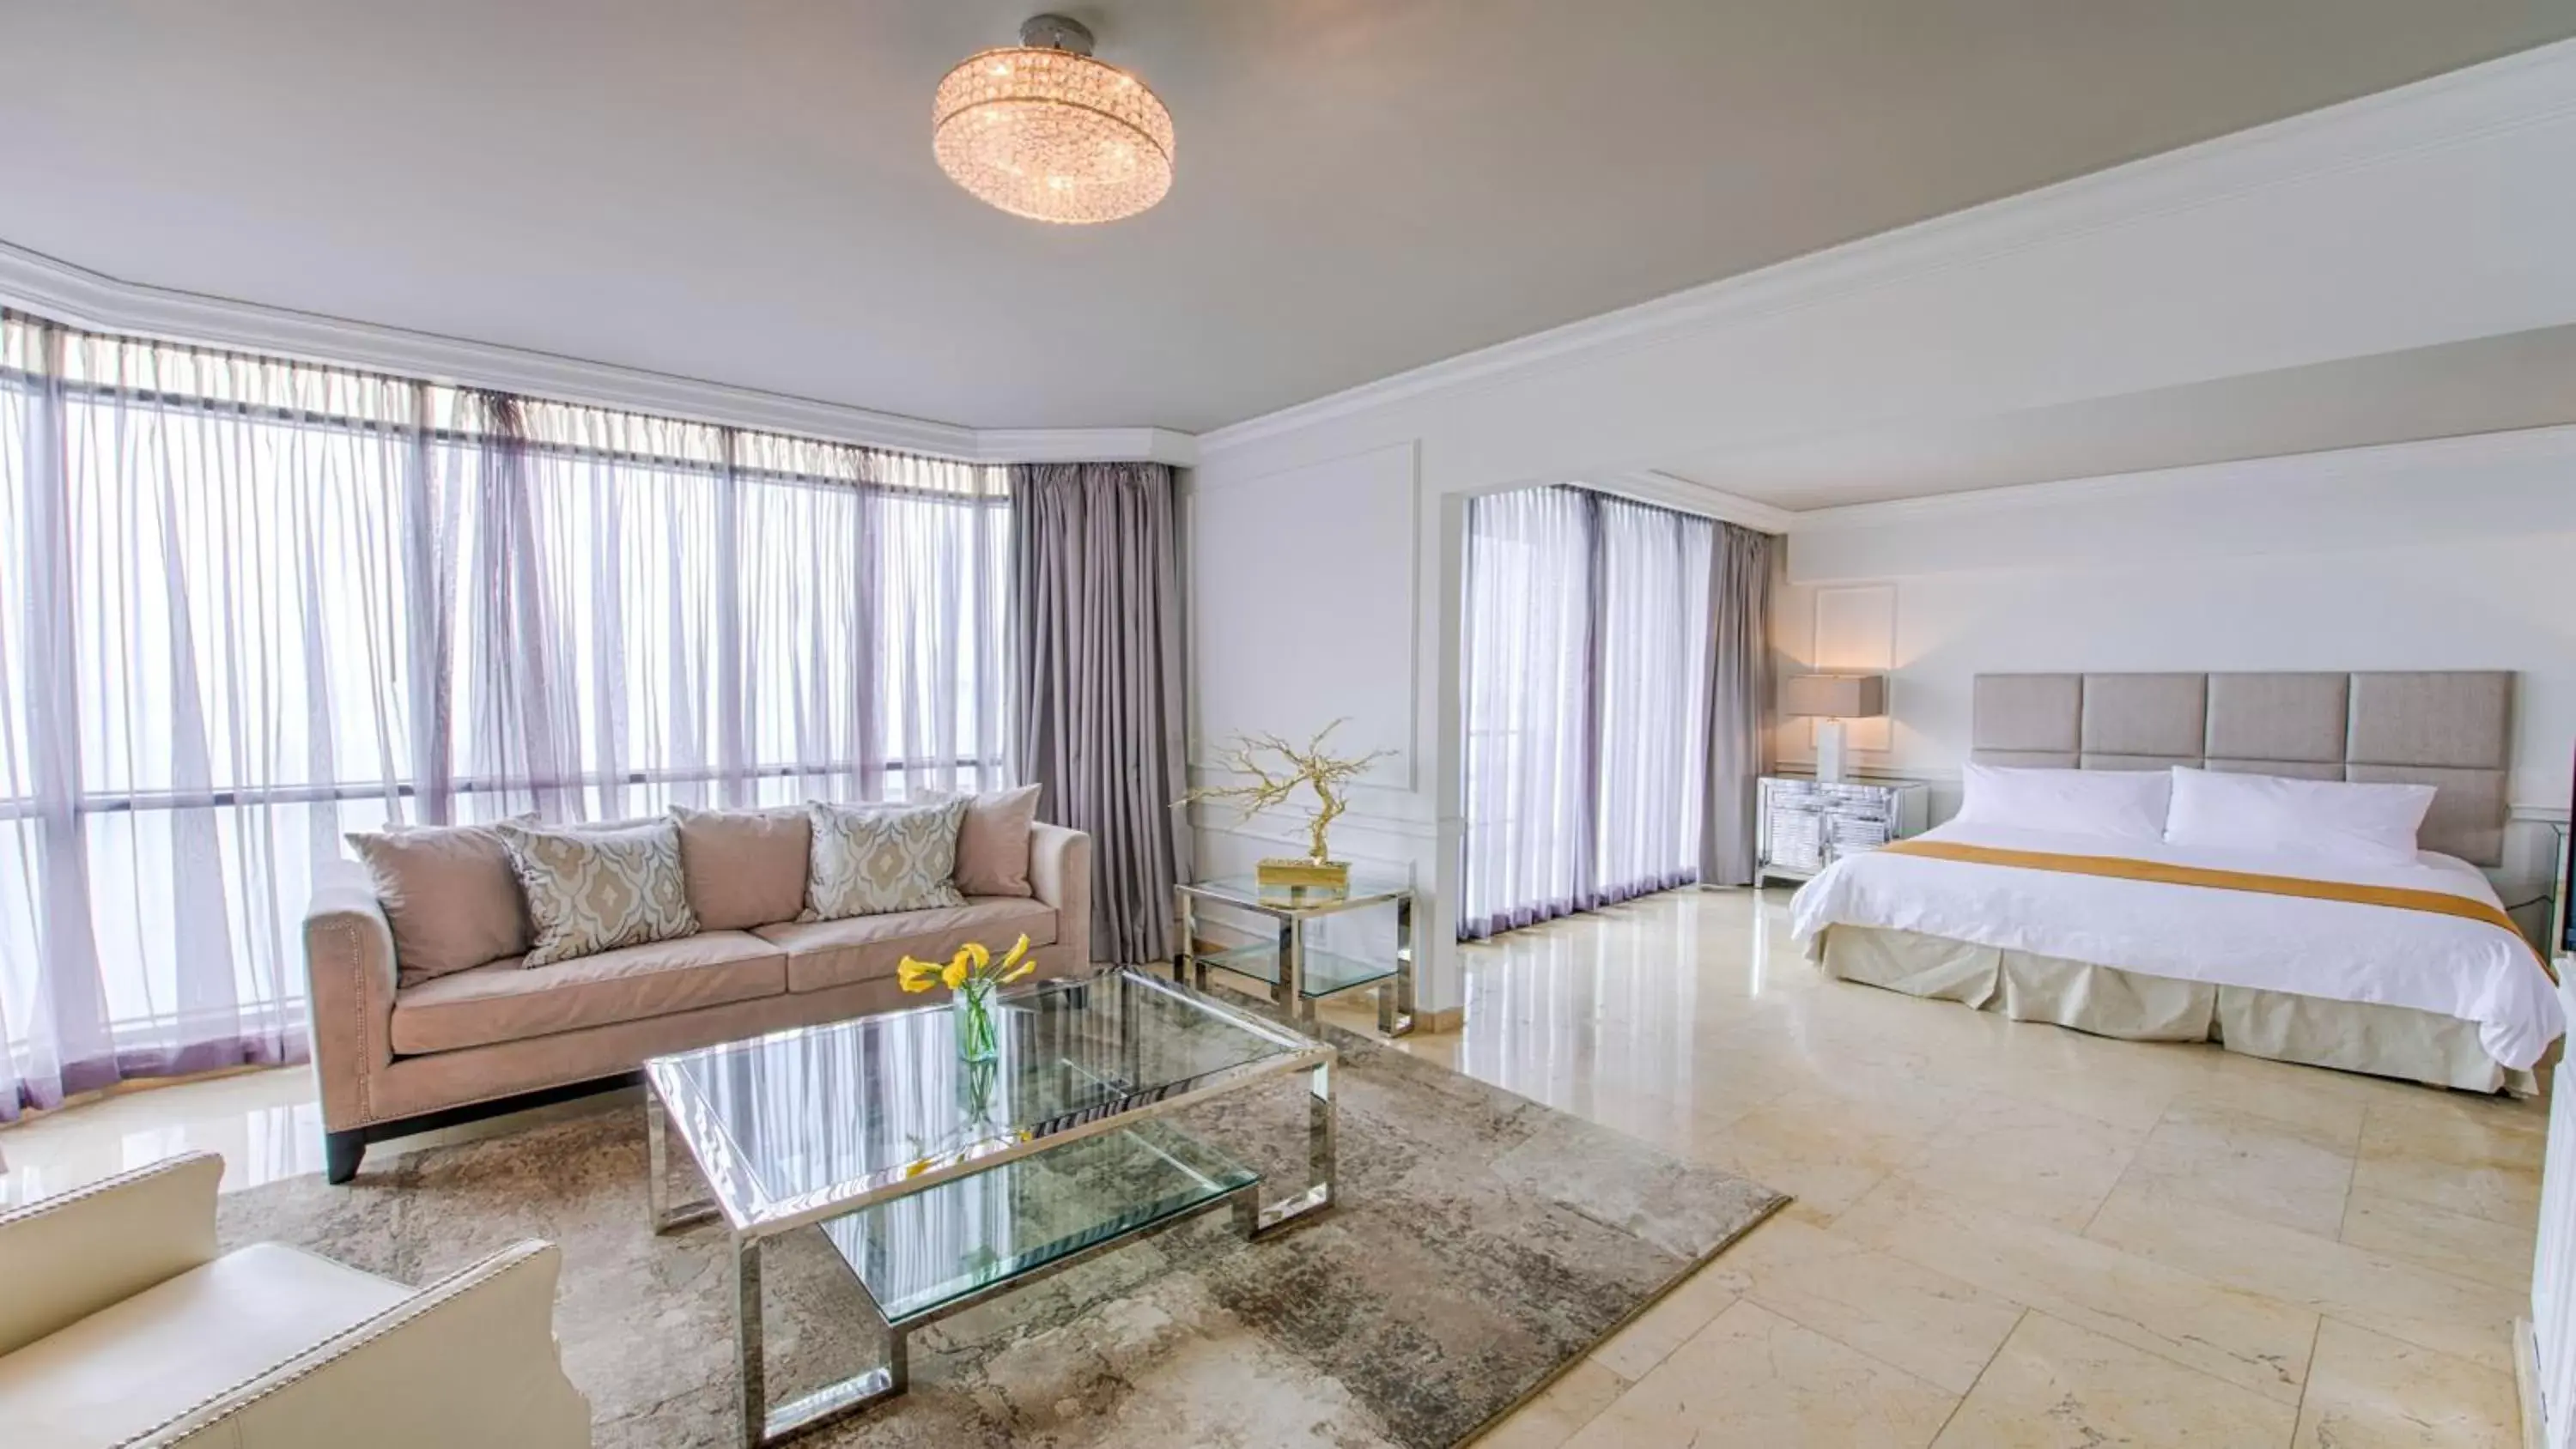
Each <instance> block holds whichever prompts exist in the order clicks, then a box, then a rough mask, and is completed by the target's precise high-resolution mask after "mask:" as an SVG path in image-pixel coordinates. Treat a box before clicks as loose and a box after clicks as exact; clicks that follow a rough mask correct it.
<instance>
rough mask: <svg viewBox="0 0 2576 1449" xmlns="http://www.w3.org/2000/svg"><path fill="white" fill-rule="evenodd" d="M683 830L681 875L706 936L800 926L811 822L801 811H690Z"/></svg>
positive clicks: (679, 810) (679, 815)
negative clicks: (792, 924)
mask: <svg viewBox="0 0 2576 1449" xmlns="http://www.w3.org/2000/svg"><path fill="white" fill-rule="evenodd" d="M671 818H672V819H674V820H676V821H678V822H679V824H680V872H681V874H682V875H683V876H684V877H686V879H687V881H688V888H689V910H690V911H691V912H692V913H694V914H695V915H696V916H697V918H698V929H700V930H702V931H743V930H749V929H750V928H751V927H753V926H769V925H776V924H777V923H778V922H781V921H792V920H795V919H796V917H797V915H798V913H799V912H801V911H803V910H804V909H805V875H806V870H807V866H806V853H807V851H808V850H810V849H811V848H812V844H813V839H814V826H813V822H811V821H810V820H808V819H807V818H806V816H805V809H804V807H803V806H801V805H791V806H788V807H786V808H785V809H780V810H691V809H688V808H687V807H685V806H674V807H672V810H671Z"/></svg>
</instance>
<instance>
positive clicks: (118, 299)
mask: <svg viewBox="0 0 2576 1449" xmlns="http://www.w3.org/2000/svg"><path fill="white" fill-rule="evenodd" d="M0 303H5V304H7V305H9V306H12V307H17V308H21V309H23V310H25V311H28V312H32V313H36V314H38V315H40V316H45V317H50V318H53V319H54V320H56V321H59V322H64V323H68V324H70V325H73V326H76V327H87V328H93V329H95V330H98V331H101V332H120V333H127V334H131V335H134V336H141V337H153V338H160V339H163V340H166V341H171V342H185V343H194V344H198V345H202V346H211V347H229V348H239V349H242V350H244V351H251V352H264V353H270V354H273V355H277V356H282V357H291V358H296V359H300V360H303V361H308V362H317V363H328V364H336V365H339V366H344V367H360V368H368V369H372V370H375V371H379V372H389V373H395V374H398V375H401V376H404V377H420V378H427V379H429V380H431V381H434V382H447V383H459V384H465V385H470V386H475V387H489V388H498V389H502V390H504V391H509V392H519V393H526V394H529V395H530V396H534V397H548V398H559V399H562V400H564V401H566V402H581V403H594V404H598V405H600V406H604V407H613V408H625V409H631V410H633V411H636V412H646V413H658V414H662V415H665V416H671V417H684V418H694V419H697V420H699V421H703V422H710V423H722V424H727V425H730V426H734V427H743V428H761V429H768V430H772V431H777V432H783V433H795V434H800V435H803V436H807V437H818V438H831V439H834V440H837V441H840V442H847V443H862V444H866V445H868V446H871V447H879V448H894V449H899V450H902V451H904V452H912V453H928V454H933V455H936V456H939V457H944V458H963V459H966V460H968V461H971V462H979V463H1052V462H1111V461H1130V460H1137V461H1147V462H1156V463H1173V464H1179V465H1182V466H1187V465H1189V464H1192V463H1195V462H1196V461H1197V460H1198V449H1197V445H1196V441H1195V440H1194V439H1193V438H1192V437H1191V436H1190V435H1189V434H1187V433H1178V432H1174V431H1172V430H1171V429H1169V428H998V429H996V428H985V429H978V428H968V427H961V426H958V425H957V424H954V423H940V422H931V421H929V420H926V419H922V418H908V417H904V416H901V415H899V414H896V413H881V412H874V411H871V410H869V409H867V408H855V407H848V406H844V405H842V404H840V403H829V402H822V401H818V400H816V399H813V398H802V397H795V396H791V395H789V394H786V393H775V392H763V391H761V390H759V389H757V388H746V387H733V386H730V385H728V384H725V383H719V382H706V381H703V380H700V379H697V378H690V377H677V376H673V375H671V374H669V373H661V372H650V371H646V370H644V369H642V368H633V367H618V366H614V365H612V364H609V363H603V362H585V361H582V360H581V359H579V358H571V357H559V356H556V355H555V354H553V353H548V352H535V351H530V350H528V349H526V348H519V347H504V346H501V345H498V344H496V343H490V342H474V341H469V340H467V339H464V338H458V337H444V336H440V335H439V334H437V333H432V332H415V331H412V330H410V329H408V328H402V327H385V326H380V325H378V324H376V323H372V322H356V321H351V320H349V319H347V318H342V317H331V316H326V315H324V314H321V313H317V312H299V311H295V310H292V309H290V308H284V307H267V306H262V305H260V304H258V303H253V302H237V301H234V300H232V299H230V298H225V297H210V296H205V295H203V294H201V293H196V292H183V291H179V290H176V289H174V288H169V287H156V286H152V285H150V284H148V283H143V282H129V281H125V280H123V279H121V278H117V277H111V276H108V275H106V274H105V273H102V272H94V271H91V270H89V269H88V268H85V267H80V266H75V265H73V264H72V263H69V262H65V261H62V260H59V259H57V258H54V257H49V256H46V255H44V254H43V253H41V252H33V251H29V250H27V249H25V248H23V247H18V246H13V245H11V244H9V243H7V242H5V241H0Z"/></svg>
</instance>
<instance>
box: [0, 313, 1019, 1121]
mask: <svg viewBox="0 0 2576 1449" xmlns="http://www.w3.org/2000/svg"><path fill="white" fill-rule="evenodd" d="M1011 520H1012V504H1011V499H1010V493H1009V488H1008V482H1007V479H1006V478H1005V476H1004V475H1003V473H1002V471H1001V470H999V469H997V468H989V467H982V466H978V465H973V464H966V463H957V462H948V461H944V460H939V459H929V458H918V457H912V456H909V455H904V454H895V453H887V452H883V451H881V450H877V449H870V448H862V447H857V446H852V445H846V444H836V443H828V442H822V441H818V440H813V439H800V438H788V437H782V436H779V435H774V434H766V433H753V432H746V431H742V430H737V429H726V428H719V427H714V426H711V425H706V424H700V423H692V422H685V421H681V420H677V419H670V418H658V417H648V416H642V415H637V414H631V413H622V412H616V411H613V410H608V409H601V408H591V407H582V406H576V405H572V404H566V403H557V402H548V401H542V400H537V399H530V398H522V397H513V396H509V395H505V394H498V393H490V392H477V391H471V390H462V389H456V388H451V387H445V386H439V385H433V384H429V383H425V382H421V381H418V380H413V379H401V378H389V377H382V376H376V375H371V374H364V373H357V372H351V371H346V370H342V369H334V368H327V367H317V366H311V365H306V364H300V363H289V362H284V361H280V360H276V359H270V358H260V357H251V356H244V355H241V354H236V353H227V352H219V351H212V350H207V349H197V348H188V347H182V346H176V345H172V344H166V343H158V342H149V341H142V340H137V339H128V338H116V337H104V336H97V335H93V334H87V333H82V332H79V331H76V330H74V329H70V328H65V327H60V326H56V325H54V324H50V323H47V322H44V321H42V320H41V319H37V318H32V317H27V316H23V315H20V314H15V313H0V1120H8V1119H9V1118H12V1117H15V1116H16V1115H18V1113H19V1112H20V1111H22V1110H23V1109H25V1108H27V1107H30V1106H34V1107H45V1106H51V1105H55V1104H57V1103H59V1102H60V1101H62V1100H63V1098H64V1097H65V1096H66V1095H69V1094H73V1093H78V1092H83V1091H88V1090H93V1089H96V1088H100V1087H104V1086H108V1085H111V1084H112V1083H114V1082H116V1081H119V1080H122V1079H125V1078H129V1077H135V1076H145V1075H167V1074H175V1073H183V1072H192V1071H198V1070H204V1069H209V1068H214V1067H219V1066H228V1065H237V1064H244V1063H277V1062H289V1061H296V1060H300V1059H302V1057H303V1056H304V1054H305V1053H306V1051H307V1034H306V1029H305V1021H304V969H303V960H302V948H301V941H300V932H301V921H302V917H303V913H304V908H305V903H306V901H307V900H308V899H309V898H310V896H311V892H312V886H313V881H314V877H315V875H316V873H317V872H318V871H320V870H321V869H323V868H324V867H326V866H327V865H329V864H331V863H332V862H334V861H336V860H338V859H339V858H340V855H341V841H342V837H343V835H344V833H345V832H348V831H353V830H374V829H380V828H384V827H387V826H400V825H406V824H417V823H438V822H445V821H448V820H488V819H493V818H497V817H500V816H504V815H510V814H515V813H519V812H523V811H534V812H536V813H538V814H540V815H542V816H545V817H548V818H553V819H575V820H579V819H594V820H596V819H618V818H625V817H630V816H635V815H644V814H652V813H658V812H659V811H661V810H663V809H665V808H667V807H668V806H670V805H673V804H686V805H704V806H714V805H720V804H734V805H748V804H789V803H793V802H796V801H800V800H803V799H806V798H810V797H814V796H830V797H834V798H842V799H873V798H881V797H886V796H904V795H909V794H918V793H921V792H925V791H947V790H974V789H985V788H991V787H993V786H996V785H999V784H1003V783H1006V782H1007V766H1006V763H1005V749H1004V746H1005V743H1006V740H1007V735H1008V731H1009V727H1010V711H1009V707H1008V706H1009V694H1008V692H1009V690H1010V689H1011V687H1012V685H1013V679H1014V675H1013V670H1012V669H1011V667H1010V664H1009V655H1010V649H1011V637H1010V634H1009V629H1008V618H1009V608H1008V596H1009V589H1010V553H1009V549H1010V543H1009V540H1010V537H1011V534H1012V523H1011Z"/></svg>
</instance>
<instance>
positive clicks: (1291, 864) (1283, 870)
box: [1252, 856, 1351, 896]
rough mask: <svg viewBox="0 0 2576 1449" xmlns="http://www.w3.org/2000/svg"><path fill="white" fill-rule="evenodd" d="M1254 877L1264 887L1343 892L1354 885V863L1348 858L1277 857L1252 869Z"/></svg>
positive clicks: (1317, 892) (1319, 893)
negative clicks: (1308, 858)
mask: <svg viewBox="0 0 2576 1449" xmlns="http://www.w3.org/2000/svg"><path fill="white" fill-rule="evenodd" d="M1252 878H1253V880H1254V882H1255V883H1256V884H1258V885H1259V886H1260V887H1261V888H1262V889H1263V890H1296V891H1301V892H1304V893H1306V894H1309V895H1319V896H1320V895H1342V894H1345V893H1347V892H1348V891H1349V890H1350V888H1351V863H1350V862H1349V861H1347V860H1307V859H1304V858H1303V857H1299V856H1274V857H1272V858H1271V859H1269V860H1265V861H1262V862H1261V863H1260V864H1258V865H1256V866H1254V867H1253V869H1252Z"/></svg>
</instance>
